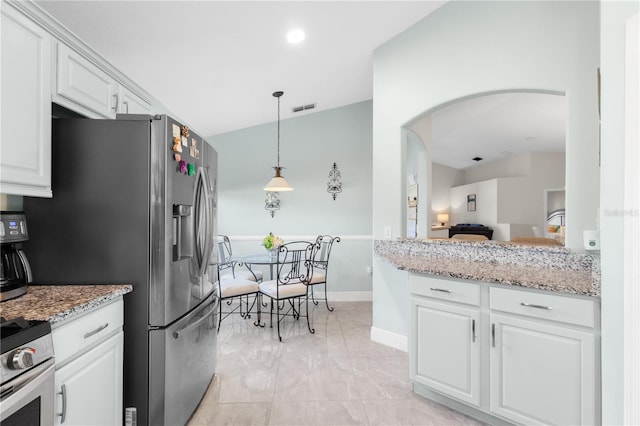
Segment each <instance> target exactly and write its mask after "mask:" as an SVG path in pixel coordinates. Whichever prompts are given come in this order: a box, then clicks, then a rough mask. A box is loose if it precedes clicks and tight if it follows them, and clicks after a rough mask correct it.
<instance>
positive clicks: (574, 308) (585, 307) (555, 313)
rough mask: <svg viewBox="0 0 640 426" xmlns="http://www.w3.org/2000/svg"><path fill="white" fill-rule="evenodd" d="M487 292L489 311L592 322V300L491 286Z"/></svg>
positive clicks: (574, 322)
mask: <svg viewBox="0 0 640 426" xmlns="http://www.w3.org/2000/svg"><path fill="white" fill-rule="evenodd" d="M489 294H490V306H491V310H493V311H502V312H509V313H513V314H518V315H524V316H528V317H534V318H541V319H546V320H550V321H558V322H564V323H568V324H575V325H580V326H584V327H591V328H593V327H595V325H596V323H595V319H596V307H595V303H594V301H592V300H587V299H580V298H577V297H571V296H562V295H556V294H548V293H542V292H533V291H522V290H511V289H506V288H496V287H492V288H491V289H490V290H489Z"/></svg>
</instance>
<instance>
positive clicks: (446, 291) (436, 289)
mask: <svg viewBox="0 0 640 426" xmlns="http://www.w3.org/2000/svg"><path fill="white" fill-rule="evenodd" d="M431 290H433V291H441V292H443V293H451V292H452V291H451V290H447V289H444V288H437V287H431Z"/></svg>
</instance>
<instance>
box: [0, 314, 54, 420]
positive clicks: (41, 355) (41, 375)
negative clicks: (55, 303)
mask: <svg viewBox="0 0 640 426" xmlns="http://www.w3.org/2000/svg"><path fill="white" fill-rule="evenodd" d="M0 329H1V330H2V340H1V341H0V343H1V346H2V355H1V356H0V374H1V377H2V385H1V387H0V425H1V426H14V425H15V426H18V425H19V426H31V425H33V426H47V425H53V423H54V421H53V420H54V413H53V409H54V407H53V399H54V373H55V367H54V358H53V341H52V339H51V325H50V324H49V323H48V322H46V321H26V320H24V319H22V318H17V319H14V320H9V321H7V320H5V319H4V318H3V319H2V322H1V323H0Z"/></svg>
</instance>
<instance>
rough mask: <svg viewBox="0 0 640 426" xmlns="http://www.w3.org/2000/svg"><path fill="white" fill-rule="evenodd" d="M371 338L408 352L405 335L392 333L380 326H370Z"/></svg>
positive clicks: (407, 342)
mask: <svg viewBox="0 0 640 426" xmlns="http://www.w3.org/2000/svg"><path fill="white" fill-rule="evenodd" d="M371 340H372V341H374V342H376V343H381V344H383V345H385V346H389V347H392V348H394V349H397V350H399V351H402V352H408V350H409V341H408V340H407V336H403V335H402V334H397V333H392V332H390V331H387V330H382V329H380V328H376V327H371Z"/></svg>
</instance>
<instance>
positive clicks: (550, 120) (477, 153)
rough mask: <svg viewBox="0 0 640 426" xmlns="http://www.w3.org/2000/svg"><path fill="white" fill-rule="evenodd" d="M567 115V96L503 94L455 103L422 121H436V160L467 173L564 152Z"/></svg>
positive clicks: (434, 149)
mask: <svg viewBox="0 0 640 426" xmlns="http://www.w3.org/2000/svg"><path fill="white" fill-rule="evenodd" d="M566 111H567V103H566V99H565V97H564V96H559V95H551V94H543V93H531V92H519V93H498V94H492V95H486V96H480V97H475V98H471V99H466V100H462V101H460V102H455V103H452V104H450V105H447V106H445V107H443V108H441V109H438V110H436V111H434V112H432V113H431V114H429V115H427V116H425V117H424V118H423V119H422V120H427V119H430V120H431V137H432V148H431V153H432V156H433V161H435V162H436V163H439V164H444V165H445V166H449V167H453V168H455V169H466V168H469V167H473V166H476V165H479V164H485V163H489V162H492V161H497V160H501V159H504V158H507V157H511V156H514V155H518V154H523V153H526V152H565V134H566V131H565V125H566V124H565V123H566V115H567V112H566ZM474 157H480V158H482V160H481V161H474V160H473V158H474Z"/></svg>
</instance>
